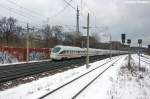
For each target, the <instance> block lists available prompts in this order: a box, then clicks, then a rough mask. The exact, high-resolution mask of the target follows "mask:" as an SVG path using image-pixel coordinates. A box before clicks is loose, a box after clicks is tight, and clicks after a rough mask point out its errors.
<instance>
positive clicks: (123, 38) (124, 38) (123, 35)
mask: <svg viewBox="0 0 150 99" xmlns="http://www.w3.org/2000/svg"><path fill="white" fill-rule="evenodd" d="M121 39H122V43H123V45H124V43H125V40H126V34H121Z"/></svg>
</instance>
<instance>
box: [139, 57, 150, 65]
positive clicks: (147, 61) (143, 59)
mask: <svg viewBox="0 0 150 99" xmlns="http://www.w3.org/2000/svg"><path fill="white" fill-rule="evenodd" d="M141 61H142V62H144V63H147V64H150V59H148V58H146V57H141Z"/></svg>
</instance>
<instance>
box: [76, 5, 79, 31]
mask: <svg viewBox="0 0 150 99" xmlns="http://www.w3.org/2000/svg"><path fill="white" fill-rule="evenodd" d="M76 32H77V33H79V9H78V6H77V23H76Z"/></svg>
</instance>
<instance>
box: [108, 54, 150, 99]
mask: <svg viewBox="0 0 150 99" xmlns="http://www.w3.org/2000/svg"><path fill="white" fill-rule="evenodd" d="M132 58H133V60H132V61H131V66H132V68H131V70H128V69H127V67H126V66H127V64H124V65H123V66H122V67H121V68H120V70H119V72H118V77H117V80H113V84H112V87H111V88H110V89H109V90H108V98H106V99H149V98H150V83H149V82H150V65H149V64H146V63H144V62H142V61H141V68H140V69H139V66H138V56H137V55H132ZM127 60H128V59H126V61H127ZM149 61H150V60H149Z"/></svg>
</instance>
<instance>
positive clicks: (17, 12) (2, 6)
mask: <svg viewBox="0 0 150 99" xmlns="http://www.w3.org/2000/svg"><path fill="white" fill-rule="evenodd" d="M0 7H1V8H4V9H6V10H9V11H10V10H11V12H13V13H14V14H17V15H20V16H22V17H24V18H27V19H30V20H33V19H35V18H34V17H32V18H31V17H29V16H26V15H24V14H22V13H20V12H19V11H15V10H17V9H14V8H11V7H6V6H4V5H2V4H0ZM12 9H13V10H12ZM41 22H42V21H41Z"/></svg>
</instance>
